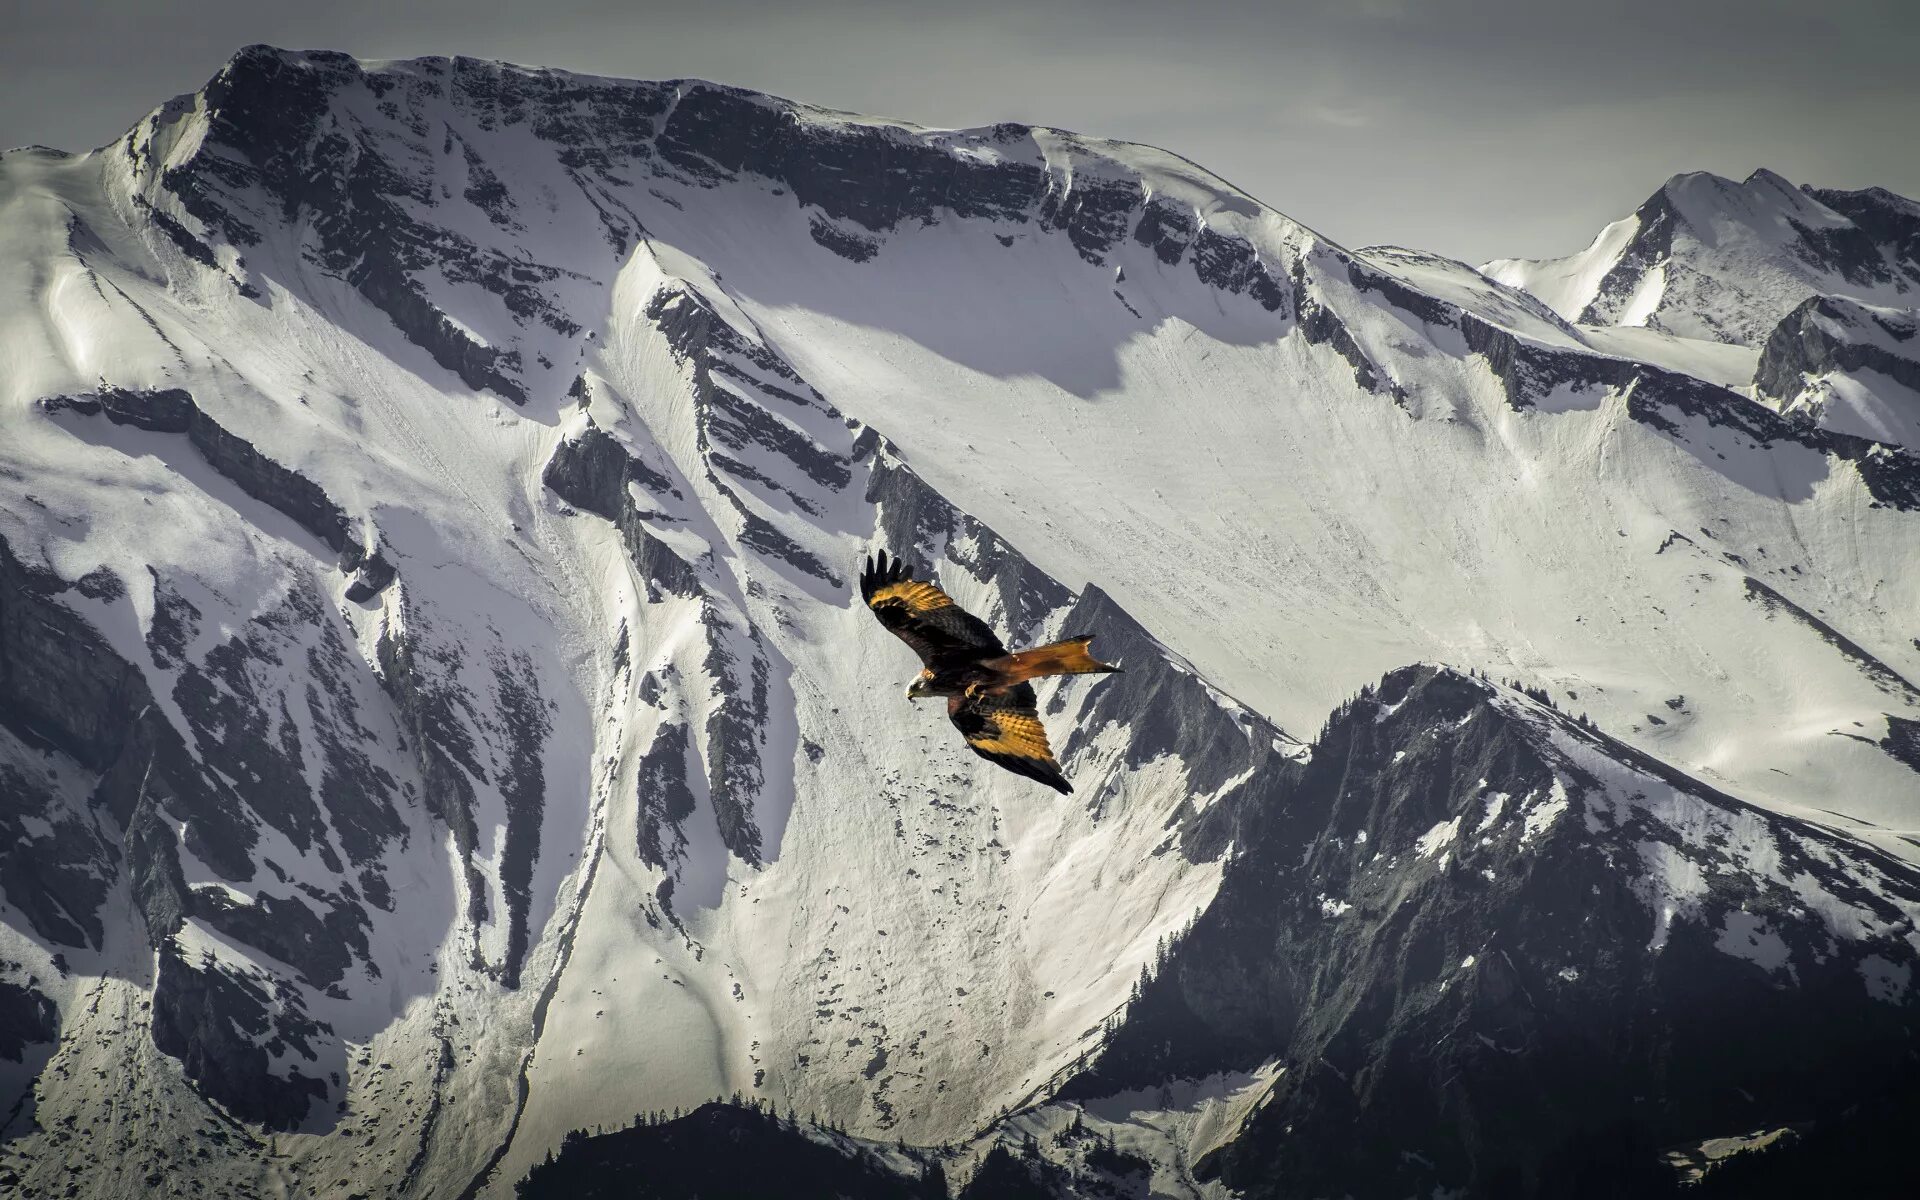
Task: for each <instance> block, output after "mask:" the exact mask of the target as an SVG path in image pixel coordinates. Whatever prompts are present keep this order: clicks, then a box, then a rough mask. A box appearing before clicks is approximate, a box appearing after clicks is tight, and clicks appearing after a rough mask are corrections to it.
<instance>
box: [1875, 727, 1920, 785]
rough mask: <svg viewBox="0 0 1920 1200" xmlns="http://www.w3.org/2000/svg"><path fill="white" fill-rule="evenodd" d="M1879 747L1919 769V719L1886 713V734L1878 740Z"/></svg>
mask: <svg viewBox="0 0 1920 1200" xmlns="http://www.w3.org/2000/svg"><path fill="white" fill-rule="evenodd" d="M1880 748H1881V749H1882V750H1885V751H1886V752H1887V753H1888V754H1891V755H1892V756H1893V757H1895V758H1897V759H1899V760H1900V761H1901V762H1903V763H1905V764H1907V765H1908V766H1909V767H1912V768H1913V769H1914V770H1915V771H1920V721H1914V720H1910V719H1909V718H1906V717H1896V716H1894V715H1893V714H1891V713H1889V714H1887V736H1886V737H1884V738H1882V739H1881V740H1880Z"/></svg>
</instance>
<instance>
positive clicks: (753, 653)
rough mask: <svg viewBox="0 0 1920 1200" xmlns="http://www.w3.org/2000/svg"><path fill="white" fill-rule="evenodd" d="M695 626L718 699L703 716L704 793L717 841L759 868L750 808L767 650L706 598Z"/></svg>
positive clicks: (760, 784) (761, 738)
mask: <svg viewBox="0 0 1920 1200" xmlns="http://www.w3.org/2000/svg"><path fill="white" fill-rule="evenodd" d="M700 622H701V624H702V625H704V626H705V627H706V630H707V656H706V661H705V662H704V664H703V665H704V666H705V668H706V670H707V673H708V674H709V675H711V676H712V677H713V680H714V683H715V692H716V693H717V699H718V701H719V703H717V704H715V705H714V707H713V710H712V712H710V713H709V714H708V716H707V793H708V797H709V798H710V800H711V801H712V803H713V817H714V821H715V822H716V823H717V824H718V825H719V827H720V841H721V843H722V844H724V845H725V846H726V847H727V849H729V850H731V851H733V852H734V854H736V855H738V856H739V857H740V858H741V860H742V861H744V862H747V863H749V864H751V865H753V866H759V865H760V863H761V845H760V829H759V827H758V826H757V825H755V824H754V820H753V807H754V802H755V800H757V799H758V798H759V795H760V792H761V790H762V789H763V788H764V787H765V786H766V777H765V773H764V771H763V769H762V766H761V751H762V749H763V748H764V747H765V745H766V738H767V689H768V684H769V668H768V663H767V651H766V647H765V646H763V645H762V644H761V641H760V632H759V630H757V629H755V628H753V627H752V626H750V625H749V626H747V627H746V628H745V629H744V631H742V630H738V629H735V628H734V627H733V626H732V625H731V624H730V623H729V622H728V620H727V619H726V618H725V617H724V616H722V615H721V613H720V611H719V610H718V609H717V608H715V607H714V604H713V602H712V601H710V600H709V601H706V602H704V603H702V605H701V607H700ZM742 657H744V658H745V660H746V661H744V662H742V661H741V659H742Z"/></svg>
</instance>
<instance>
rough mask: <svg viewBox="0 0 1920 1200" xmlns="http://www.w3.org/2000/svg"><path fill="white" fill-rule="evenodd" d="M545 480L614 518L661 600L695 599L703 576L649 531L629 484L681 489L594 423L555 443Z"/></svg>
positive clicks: (573, 500) (582, 505) (653, 597)
mask: <svg viewBox="0 0 1920 1200" xmlns="http://www.w3.org/2000/svg"><path fill="white" fill-rule="evenodd" d="M541 480H542V481H543V482H544V483H545V484H546V486H547V487H548V488H549V489H551V490H552V491H553V493H554V495H556V496H558V497H560V498H561V499H562V500H565V501H566V502H567V503H568V504H571V505H573V506H574V507H575V508H579V509H584V510H585V511H587V512H590V513H594V514H595V515H597V516H602V517H605V518H606V519H608V520H609V521H612V522H613V523H614V525H615V526H617V527H618V528H619V530H620V537H621V539H622V540H623V541H624V542H625V543H626V546H627V557H628V558H630V559H631V560H632V561H633V565H634V570H635V571H636V572H638V574H639V576H640V579H641V580H642V581H643V582H644V583H645V585H646V588H647V599H648V601H649V602H651V603H655V604H658V603H659V602H660V601H661V600H662V599H664V598H665V596H668V595H673V596H681V597H684V598H688V599H691V598H692V597H694V596H697V595H699V594H700V577H699V576H698V575H697V574H695V573H694V570H693V568H692V567H691V566H690V565H688V563H687V561H686V560H685V559H683V558H681V557H680V555H679V554H677V553H676V552H674V551H673V550H672V549H671V548H669V547H668V546H667V544H666V543H665V542H662V541H661V540H660V539H659V538H657V537H654V536H653V534H652V533H651V532H649V531H648V529H647V527H646V524H645V521H644V519H643V518H642V516H641V513H640V510H639V508H638V507H637V506H636V505H635V504H634V502H633V497H632V495H631V493H629V492H628V490H627V483H628V482H629V481H630V480H632V481H638V482H640V483H641V484H642V485H644V486H646V487H647V488H648V489H649V490H651V491H653V492H655V493H656V494H670V495H672V496H673V497H674V498H675V499H679V498H680V493H679V491H678V490H677V489H675V488H673V487H672V485H671V484H670V483H668V481H667V479H666V478H665V477H664V476H662V475H660V474H659V473H658V472H656V471H654V470H653V469H652V468H651V467H648V466H647V465H646V464H644V463H642V462H641V461H640V460H639V459H637V458H635V457H634V456H633V455H631V454H629V453H628V452H627V451H626V449H625V448H624V447H622V446H621V445H620V443H619V442H618V441H616V440H614V438H613V436H612V435H611V434H609V433H607V432H606V431H605V430H603V429H600V428H598V427H596V426H593V425H589V426H587V428H586V430H585V431H584V432H583V433H581V434H580V435H579V436H578V437H575V438H571V439H568V440H565V441H562V442H561V443H560V444H559V445H558V446H556V447H555V448H554V452H553V457H552V458H551V459H549V460H548V462H547V466H546V470H545V472H544V473H543V474H542V475H541Z"/></svg>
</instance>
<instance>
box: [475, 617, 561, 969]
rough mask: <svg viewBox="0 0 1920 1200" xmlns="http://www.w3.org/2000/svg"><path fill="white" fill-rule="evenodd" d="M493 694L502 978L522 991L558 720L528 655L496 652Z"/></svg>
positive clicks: (493, 666)
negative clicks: (502, 832) (502, 821)
mask: <svg viewBox="0 0 1920 1200" xmlns="http://www.w3.org/2000/svg"><path fill="white" fill-rule="evenodd" d="M490 657H491V662H490V664H489V665H490V667H491V669H492V671H493V681H494V694H495V701H496V705H497V711H498V713H499V715H500V726H499V728H498V729H497V731H496V732H497V733H498V735H499V736H500V737H502V738H504V739H505V742H506V744H505V746H504V747H502V751H503V752H502V753H501V755H500V757H501V759H502V761H503V763H504V765H503V767H502V769H501V771H500V772H499V777H498V779H497V780H496V783H497V784H498V786H499V788H500V798H501V800H503V801H504V802H505V803H506V806H507V829H506V839H505V844H504V845H503V846H502V847H501V851H500V891H501V895H502V896H503V897H504V898H505V902H506V909H507V913H506V918H507V948H506V955H505V957H504V959H503V961H502V965H501V974H500V978H501V981H502V982H503V983H505V984H506V986H508V987H518V986H520V966H521V963H522V962H523V961H524V959H525V958H526V953H527V942H528V937H529V933H528V928H527V920H528V910H529V908H530V907H531V905H532V903H533V898H532V890H531V889H532V883H533V867H534V863H535V862H537V861H538V860H539V857H540V821H541V818H542V817H543V816H544V815H545V812H546V790H547V785H546V768H545V766H544V763H545V756H546V740H547V735H548V734H549V733H551V732H552V730H553V719H552V717H551V715H550V714H549V712H548V708H547V703H546V701H545V700H543V699H541V697H540V678H539V675H538V673H537V672H536V671H535V670H534V666H533V660H532V659H531V658H530V657H528V655H527V654H526V652H525V651H523V650H515V651H512V652H511V653H508V652H506V651H500V650H496V651H495V652H494V653H493V654H492V655H491V656H490Z"/></svg>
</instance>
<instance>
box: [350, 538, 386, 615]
mask: <svg viewBox="0 0 1920 1200" xmlns="http://www.w3.org/2000/svg"><path fill="white" fill-rule="evenodd" d="M393 576H394V570H393V564H392V563H390V562H388V561H387V560H386V556H385V555H383V554H381V553H380V552H379V551H378V550H376V551H374V552H373V553H372V554H370V555H368V556H367V557H366V558H364V559H362V560H361V561H360V566H359V567H358V568H357V569H356V570H355V571H354V573H353V581H352V582H351V583H349V584H347V599H348V600H350V601H352V602H353V603H355V604H359V603H362V602H363V601H367V600H371V599H373V598H374V597H375V596H377V595H379V594H380V593H381V592H383V591H385V590H386V589H387V585H388V584H390V583H392V582H393Z"/></svg>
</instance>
